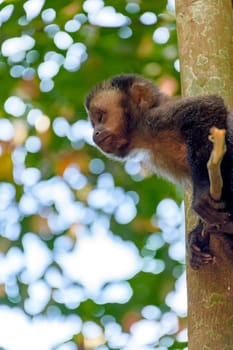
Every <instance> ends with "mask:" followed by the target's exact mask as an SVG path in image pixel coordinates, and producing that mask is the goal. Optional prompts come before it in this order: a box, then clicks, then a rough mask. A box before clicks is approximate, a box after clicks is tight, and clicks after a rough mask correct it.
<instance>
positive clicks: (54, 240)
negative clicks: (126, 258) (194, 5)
mask: <svg viewBox="0 0 233 350" xmlns="http://www.w3.org/2000/svg"><path fill="white" fill-rule="evenodd" d="M0 3H1V5H0V23H1V32H0V38H1V56H0V79H1V82H2V88H1V94H0V116H1V119H0V129H2V132H1V130H0V150H1V155H0V159H1V164H2V166H1V168H0V178H1V181H2V182H1V184H0V196H1V202H2V204H1V205H0V228H1V232H0V233H1V237H0V251H1V253H0V260H1V261H0V263H1V265H2V266H5V265H6V267H4V268H3V269H2V271H3V272H2V273H1V272H0V284H1V288H0V301H1V304H5V305H8V306H10V307H11V308H14V307H16V306H17V307H19V308H21V309H22V310H23V312H24V313H25V314H27V315H29V316H30V317H33V318H34V319H35V318H36V317H37V316H39V315H44V316H45V317H52V315H53V313H54V315H55V316H54V317H57V315H63V316H70V315H73V314H74V315H78V316H79V317H80V319H81V320H82V322H83V324H85V322H87V321H92V322H95V323H96V324H98V325H100V326H101V329H102V330H103V332H105V333H103V334H105V337H104V338H105V339H104V340H103V339H102V338H101V337H96V338H94V340H93V339H92V343H91V342H90V339H89V343H88V336H87V335H85V334H84V332H82V331H81V330H80V332H78V333H77V334H74V335H73V338H72V339H71V341H70V343H69V344H73V345H74V344H76V345H75V346H77V348H78V349H80V350H81V349H87V350H88V349H89V350H91V349H97V348H98V349H100V350H101V349H102V350H105V349H116V348H117V345H114V344H116V343H117V342H116V341H115V342H114V341H112V343H111V341H110V340H109V339H108V338H107V336H106V327H107V326H106V325H109V324H110V323H111V322H112V323H114V324H119V325H121V327H122V332H123V333H124V334H126V333H128V334H131V335H132V334H133V332H132V329H131V328H132V325H134V324H137V323H138V322H139V321H142V320H143V319H146V317H144V316H143V314H142V310H143V308H145V307H146V306H148V305H154V306H156V308H157V309H158V310H160V312H161V314H160V316H159V317H158V318H157V320H158V323H161V324H162V323H163V317H166V315H167V314H169V312H171V313H174V314H176V311H175V310H174V309H172V307H171V306H169V305H168V303H167V302H166V296H167V295H168V294H169V292H170V291H172V290H175V282H176V280H177V279H178V278H180V277H181V276H182V273H183V271H184V256H183V255H182V256H181V257H180V258H172V256H171V255H172V254H169V249H170V248H169V246H170V245H171V246H172V244H173V245H175V244H176V243H177V242H180V240H181V241H182V240H183V238H180V231H181V228H182V220H180V219H177V222H175V223H173V227H172V224H170V226H169V224H167V226H168V228H166V227H167V226H166V227H165V226H164V227H163V230H165V231H166V230H167V232H168V233H169V230H170V231H172V230H174V231H176V232H177V235H175V236H174V238H172V237H170V236H169V235H168V234H167V236H169V237H170V238H167V236H166V234H165V235H164V232H160V228H159V227H158V225H159V216H158V215H156V207H157V205H158V204H159V203H160V201H161V200H162V199H163V198H168V197H169V198H172V199H174V200H175V201H177V202H178V204H180V202H181V199H182V193H181V191H180V190H179V189H177V188H175V187H174V186H173V185H170V184H168V183H167V182H166V181H165V180H162V179H157V178H156V177H155V176H151V174H150V173H149V172H148V170H146V169H144V168H143V167H142V166H141V165H140V164H136V165H135V164H128V168H127V165H124V164H119V163H116V162H113V161H111V160H109V159H106V158H105V157H104V156H103V155H101V154H100V153H99V151H98V150H96V148H95V147H93V144H92V142H91V137H90V126H89V124H88V122H87V121H86V120H87V117H86V112H85V109H84V106H83V105H84V100H85V96H86V95H87V93H88V91H89V89H90V88H91V87H93V85H95V84H96V83H97V82H99V81H101V80H103V79H105V78H108V77H109V76H112V75H115V74H119V73H124V72H127V73H139V74H143V75H144V76H146V77H148V78H150V79H152V80H154V81H155V82H156V83H157V84H158V85H160V87H161V88H162V89H163V90H164V91H166V92H167V93H170V94H178V93H179V72H178V71H177V70H178V69H177V63H178V52H177V43H176V30H175V18H174V13H173V12H172V11H170V9H171V7H172V2H171V1H169V2H168V3H167V1H165V0H159V1H154V2H152V1H149V0H144V1H140V0H132V1H126V0H117V1H111V0H106V1H105V2H103V1H99V0H96V1H95V0H86V1H80V0H79V1H62V0H61V1H52V0H46V1H45V2H43V1H39V0H38V1H33V0H29V1H27V2H26V1H25V2H24V1H21V0H18V1H3V2H0ZM97 5H98V6H99V9H98V11H97V10H96V13H94V17H93V14H92V11H93V10H90V9H91V8H92V9H93V8H95V7H96V6H97ZM37 6H38V10H37V12H36V11H35V12H33V11H32V9H33V8H34V9H35V8H36V7H37ZM98 6H97V7H98ZM109 6H111V7H114V8H115V15H116V14H121V15H123V16H124V17H119V19H123V20H122V21H123V23H122V24H119V25H116V26H112V27H111V25H109V24H108V25H105V24H104V22H103V24H101V23H97V24H96V23H93V18H94V19H95V18H97V14H99V13H100V12H101V11H102V10H103V9H104V8H105V9H106V8H107V9H109ZM40 7H41V8H40ZM46 10H47V12H46ZM48 10H49V11H48ZM111 11H112V12H114V11H113V8H112V10H111ZM146 14H147V16H148V15H149V17H148V18H152V20H151V24H145V23H143V20H142V15H144V16H145V15H146ZM109 15H110V14H109ZM151 15H152V16H151ZM46 16H47V17H46ZM104 16H105V19H106V18H107V19H108V13H105V14H104ZM150 16H151V17H150ZM153 19H154V20H153ZM72 21H73V22H72ZM75 21H76V22H75ZM68 24H69V25H70V27H69V25H68ZM72 24H73V27H72ZM75 25H76V27H75ZM75 28H76V29H75ZM159 28H160V29H161V28H163V29H164V28H165V29H166V30H167V32H168V33H169V36H168V38H167V39H164V43H159V42H156V39H155V32H156V30H157V29H159ZM59 32H62V33H63V34H64V33H65V34H67V35H68V38H67V37H65V39H64V41H62V40H63V39H60V40H61V42H60V43H57V42H56V40H55V36H56V34H57V33H59ZM26 37H27V39H28V38H30V39H32V41H33V44H31V45H29V46H28V47H27V45H26V44H25V42H26V41H25V40H24V39H25V38H26ZM16 38H21V39H22V38H23V39H22V40H21V41H18V42H17V41H12V42H10V41H9V39H12V40H13V39H16ZM66 39H67V40H68V41H69V40H70V43H69V44H66V43H65V41H66ZM64 43H65V44H64ZM7 44H8V46H7ZM63 44H64V45H63ZM77 44H78V45H77ZM24 45H26V46H25V48H24ZM75 45H76V46H75ZM71 47H72V50H73V51H72V50H71ZM45 63H46V64H45ZM53 71H54V72H53ZM51 72H52V73H51ZM12 96H15V97H17V98H18V100H12V99H11V100H9V98H10V97H12ZM7 101H8V104H7ZM20 108H22V112H20ZM6 120H7V121H9V122H10V123H9V124H6ZM83 120H84V122H82V121H83ZM1 121H3V122H4V123H3V124H1ZM59 123H60V124H59ZM11 130H13V131H11ZM93 160H94V161H93ZM91 164H92V165H91ZM96 164H97V165H96ZM134 166H135V169H136V170H135V171H132V168H133V167H134ZM127 169H130V170H127ZM109 174H112V177H111V175H109ZM109 182H110V184H109ZM105 184H106V185H105ZM105 186H106V188H105ZM95 191H97V192H95ZM98 191H99V192H98ZM103 191H105V192H104V194H103ZM95 193H97V194H98V193H99V194H98V195H99V196H100V197H99V198H100V199H99V200H98V199H97V203H96V200H95V199H93V200H91V198H92V196H94V194H95ZM111 193H112V197H113V198H114V199H115V202H113V199H112V198H111V201H110V202H109V200H110V199H109V198H108V199H107V202H106V203H104V204H102V205H101V204H98V201H99V202H100V203H102V202H101V200H102V199H101V194H102V195H103V198H105V197H106V196H107V195H110V194H111ZM104 196H105V197H104ZM95 198H98V197H95ZM125 203H129V208H131V209H132V205H133V207H135V208H136V213H135V214H132V215H131V216H129V217H128V219H127V215H128V210H129V213H130V210H131V209H127V208H128V207H127V206H126V207H125V209H124V206H123V205H124V204H125ZM132 203H133V204H132ZM121 208H123V209H122V210H123V213H121ZM177 213H178V207H177ZM126 214H127V215H126ZM124 215H126V218H125V216H124ZM177 215H181V217H182V214H177ZM173 219H174V218H173ZM173 221H174V220H173ZM96 222H97V224H96ZM98 225H99V226H98ZM101 225H102V226H101ZM104 225H105V226H104ZM101 227H104V229H105V231H107V232H109V233H110V235H112V232H113V233H114V237H116V236H115V235H117V236H119V237H121V239H122V240H123V241H122V240H121V244H122V245H123V244H124V242H125V243H127V244H128V243H129V241H131V242H133V246H134V247H137V252H138V253H137V254H138V257H139V258H140V259H141V260H140V261H141V263H140V264H142V265H143V261H146V262H147V263H148V262H150V264H149V265H148V264H147V265H148V266H147V267H145V266H144V268H142V265H140V266H141V268H140V269H139V270H138V272H136V271H135V272H134V273H132V275H131V277H124V278H122V281H128V282H127V283H128V286H129V288H130V290H131V291H132V295H131V297H128V299H127V300H126V301H124V302H117V301H114V297H113V299H112V302H111V301H104V300H102V301H98V298H97V296H95V297H93V296H92V295H91V293H90V292H88V291H87V288H86V286H85V285H84V283H83V282H82V280H80V279H79V278H78V277H77V278H75V277H74V275H72V273H71V274H70V275H69V274H67V271H66V270H65V269H64V266H63V263H61V260H59V259H65V258H66V257H67V256H69V254H78V245H79V239H80V237H82V236H83V235H84V236H85V235H87V236H88V237H92V235H93V236H94V235H95V233H96V232H97V230H98V229H100V231H101ZM171 235H172V232H171ZM156 237H157V238H158V239H159V240H160V241H161V243H160V244H158V245H157V248H156V244H155V245H154V246H153V244H151V245H150V244H149V242H151V241H152V240H153V239H155V241H156V240H157V238H156ZM38 242H39V243H38ZM40 244H42V246H43V249H44V251H45V253H41V251H40V250H43V249H42V248H38V247H40ZM93 244H94V243H93ZM153 247H154V248H153ZM76 248H77V252H76ZM37 249H38V251H39V253H38V252H37ZM80 249H81V248H80ZM135 249H136V248H135ZM37 254H38V255H37ZM43 254H44V255H43ZM62 254H64V257H63V258H62ZM66 254H67V255H66ZM31 255H32V256H31ZM33 258H34V260H33ZM46 259H47V260H46ZM87 259H89V260H90V264H91V263H92V261H91V259H92V256H90V257H89V258H88V257H87ZM119 259H120V260H121V256H119ZM12 261H13V262H12ZM75 261H76V260H75V258H74V262H75ZM12 264H13V265H12ZM109 264H110V262H109ZM159 264H162V265H161V266H162V267H161V269H160V268H159V266H160V265H159ZM94 265H95V262H94V261H93V271H94V268H95V266H94ZM106 265H108V262H107V261H106ZM152 265H153V266H152ZM151 266H152V267H151ZM73 269H74V266H72V270H73ZM77 269H82V267H80V266H77ZM83 269H84V270H85V266H84V267H83ZM38 270H39V271H38ZM53 273H54V276H55V277H51V276H53ZM49 276H50V277H51V278H50V277H49ZM92 278H93V280H94V279H95V272H94V273H93V276H92ZM50 280H51V281H52V282H51V283H50ZM120 281H121V278H119V277H117V278H116V279H114V278H113V280H109V281H106V282H105V284H103V285H102V287H101V290H100V291H99V293H100V294H101V292H103V293H104V290H105V289H106V288H107V287H108V286H111V285H112V284H114V283H115V284H117V283H118V282H120ZM38 282H40V283H41V284H40V285H42V286H43V288H44V289H46V288H47V289H46V290H48V295H47V296H46V297H45V298H44V300H45V302H44V304H43V301H42V302H41V300H40V296H38V295H37V293H40V289H37V288H36V291H37V290H38V292H36V291H34V292H32V290H33V286H34V285H35V286H36V285H37V284H36V283H38ZM71 288H74V291H75V290H76V289H75V288H77V291H78V290H81V291H82V295H84V297H82V298H80V301H77V300H78V297H76V299H77V300H76V299H75V298H74V297H73V298H74V300H76V301H74V302H73V303H72V302H67V301H66V299H68V290H69V289H71ZM62 290H63V291H64V293H65V292H66V291H67V297H65V296H64V297H63V298H62V297H61V296H60V297H58V295H59V292H61V291H62ZM74 293H75V292H74ZM97 294H98V293H97ZM69 295H70V294H69ZM71 299H72V298H71ZM100 299H101V298H100ZM38 300H39V301H40V302H41V305H40V306H35V305H36V304H37V303H38V304H39V301H38ZM51 310H52V311H51ZM0 313H1V311H0ZM176 317H177V321H178V326H177V328H176V329H173V328H172V329H169V327H168V328H167V329H166V327H165V331H164V333H165V334H166V333H167V334H168V335H167V338H166V339H167V341H165V340H164V339H165V338H164V337H165V335H164V334H163V333H161V334H160V335H159V336H158V338H157V339H156V340H155V339H154V341H153V342H152V343H150V344H147V345H142V346H141V347H140V346H139V347H136V346H135V345H132V347H130V345H128V347H127V346H126V345H124V346H123V345H119V346H118V348H122V349H131V348H132V349H134V350H136V349H152V348H158V349H161V350H164V349H168V348H169V349H181V348H184V347H185V343H182V340H179V339H180V338H179V337H178V338H177V335H179V334H180V332H182V330H183V329H185V320H184V317H185V315H179V314H176ZM151 318H152V319H154V320H156V317H155V318H153V317H152V316H151ZM108 319H109V320H110V321H111V322H110V321H108ZM148 321H149V318H148ZM164 322H165V321H164ZM138 324H139V323H138ZM132 337H133V335H132ZM68 340H69V339H67V341H68ZM105 341H106V345H101V344H103V343H104V342H105ZM145 341H146V340H145ZM126 343H127V342H126ZM129 343H130V341H129ZM67 344H68V343H67ZM98 344H99V347H98ZM132 344H133V343H132ZM142 344H143V341H142ZM0 345H4V344H1V342H0ZM143 346H144V347H143ZM56 349H58V348H56ZM60 349H63V348H62V347H61V348H60ZM67 349H68V345H67ZM70 349H73V347H70Z"/></svg>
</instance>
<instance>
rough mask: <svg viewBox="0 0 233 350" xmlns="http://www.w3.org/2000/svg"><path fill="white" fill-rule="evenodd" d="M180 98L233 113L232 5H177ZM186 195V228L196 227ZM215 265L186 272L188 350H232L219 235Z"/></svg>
mask: <svg viewBox="0 0 233 350" xmlns="http://www.w3.org/2000/svg"><path fill="white" fill-rule="evenodd" d="M176 14H177V34H178V43H179V53H180V63H181V82H182V94H183V95H184V96H193V95H202V94H208V93H216V94H220V95H221V96H223V97H224V99H225V101H226V103H227V104H228V105H229V107H230V108H231V109H233V60H232V57H233V46H232V30H233V25H232V3H231V1H230V0H222V1H218V0H196V1H193V0H176ZM190 203H191V193H188V194H186V224H187V232H190V231H191V229H192V228H193V226H194V225H195V222H196V217H195V216H194V215H193V213H192V210H191V206H190ZM210 247H211V251H212V252H213V254H214V255H215V256H216V263H215V264H210V265H207V266H206V267H204V268H202V269H201V270H198V271H194V270H192V269H191V268H190V267H189V266H187V286H188V334H189V350H197V349H208V350H209V349H211V350H220V349H233V347H232V346H233V345H232V344H233V332H232V324H233V264H232V261H231V260H230V259H229V255H228V254H226V252H225V246H224V244H223V243H222V242H221V235H211V241H210Z"/></svg>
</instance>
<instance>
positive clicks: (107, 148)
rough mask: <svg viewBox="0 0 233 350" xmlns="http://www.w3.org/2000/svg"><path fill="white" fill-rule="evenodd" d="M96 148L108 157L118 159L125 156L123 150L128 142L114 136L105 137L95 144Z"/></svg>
mask: <svg viewBox="0 0 233 350" xmlns="http://www.w3.org/2000/svg"><path fill="white" fill-rule="evenodd" d="M96 144H97V146H98V147H99V148H100V149H101V150H102V151H103V152H104V153H107V154H109V155H115V156H118V157H124V156H125V150H126V148H127V146H128V141H126V140H125V139H119V138H116V137H114V135H106V136H104V137H103V138H101V140H100V139H99V140H98V143H97V142H96Z"/></svg>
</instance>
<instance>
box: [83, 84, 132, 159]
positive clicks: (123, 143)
mask: <svg viewBox="0 0 233 350" xmlns="http://www.w3.org/2000/svg"><path fill="white" fill-rule="evenodd" d="M88 113H89V117H90V120H91V123H92V126H93V140H94V142H95V143H96V145H97V146H98V147H99V148H100V149H101V150H102V151H103V152H104V153H107V154H109V155H114V156H117V157H120V158H122V157H125V156H126V155H127V153H128V145H129V138H128V137H127V136H128V135H127V127H126V113H125V111H124V108H123V106H122V94H121V93H120V92H119V90H102V91H100V92H97V93H96V94H95V95H94V96H93V98H92V99H91V101H90V104H89V110H88Z"/></svg>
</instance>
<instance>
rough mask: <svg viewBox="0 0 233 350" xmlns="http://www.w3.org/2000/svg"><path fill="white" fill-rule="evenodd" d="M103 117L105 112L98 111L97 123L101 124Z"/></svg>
mask: <svg viewBox="0 0 233 350" xmlns="http://www.w3.org/2000/svg"><path fill="white" fill-rule="evenodd" d="M105 115H106V112H105V111H98V122H99V123H103V121H104V117H105Z"/></svg>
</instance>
